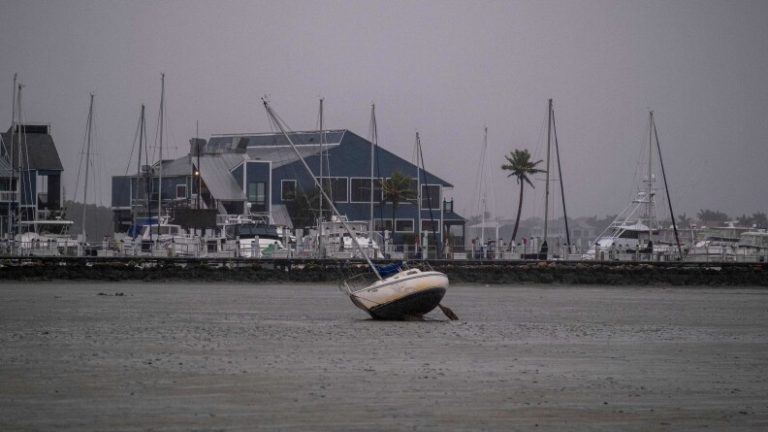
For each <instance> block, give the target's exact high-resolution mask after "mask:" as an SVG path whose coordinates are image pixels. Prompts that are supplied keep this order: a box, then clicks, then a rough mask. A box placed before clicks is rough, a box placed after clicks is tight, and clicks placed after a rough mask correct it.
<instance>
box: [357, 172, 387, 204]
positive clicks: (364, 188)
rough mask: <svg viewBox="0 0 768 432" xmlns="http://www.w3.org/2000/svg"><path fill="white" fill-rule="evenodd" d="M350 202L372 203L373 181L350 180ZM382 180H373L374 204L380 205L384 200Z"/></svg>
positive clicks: (365, 179)
mask: <svg viewBox="0 0 768 432" xmlns="http://www.w3.org/2000/svg"><path fill="white" fill-rule="evenodd" d="M349 188H350V201H351V202H353V203H369V202H371V179H370V178H350V179H349ZM382 196H383V195H382V193H381V180H379V179H374V180H373V202H375V203H380V202H381V200H382Z"/></svg>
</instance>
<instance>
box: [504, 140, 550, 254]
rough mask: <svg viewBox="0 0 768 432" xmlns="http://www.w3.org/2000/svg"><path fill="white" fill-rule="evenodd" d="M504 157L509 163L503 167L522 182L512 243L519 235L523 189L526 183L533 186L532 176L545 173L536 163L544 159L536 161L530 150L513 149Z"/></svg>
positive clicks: (510, 175)
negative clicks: (532, 157)
mask: <svg viewBox="0 0 768 432" xmlns="http://www.w3.org/2000/svg"><path fill="white" fill-rule="evenodd" d="M504 157H505V158H506V159H507V162H509V163H508V164H504V165H502V166H501V169H503V170H505V171H510V173H509V175H507V177H515V179H516V180H517V182H518V183H519V184H520V198H519V202H518V204H517V217H516V218H515V228H514V229H513V230H512V242H511V243H510V245H511V244H512V243H514V242H515V237H516V236H517V228H518V226H519V225H520V212H521V211H522V210H523V190H524V188H525V184H526V183H528V184H529V185H530V186H531V187H534V186H533V183H531V179H530V176H532V175H534V174H537V173H544V172H546V171H545V170H542V169H539V168H536V165H538V164H540V163H541V162H542V161H541V160H538V161H536V162H533V161H531V154H530V153H528V150H526V149H524V150H517V149H515V150H513V151H511V152H510V153H509V154H508V155H504Z"/></svg>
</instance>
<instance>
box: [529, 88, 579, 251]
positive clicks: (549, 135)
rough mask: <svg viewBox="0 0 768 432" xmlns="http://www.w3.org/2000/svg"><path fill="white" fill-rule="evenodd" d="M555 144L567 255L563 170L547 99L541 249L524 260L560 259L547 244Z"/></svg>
mask: <svg viewBox="0 0 768 432" xmlns="http://www.w3.org/2000/svg"><path fill="white" fill-rule="evenodd" d="M553 142H554V144H555V160H556V162H557V173H558V177H559V183H560V197H561V198H562V205H563V220H564V222H565V238H566V247H567V249H568V250H567V252H566V255H567V253H570V245H571V234H570V230H569V229H568V212H567V211H566V208H565V188H564V187H563V170H562V167H561V166H560V144H559V142H558V140H557V125H556V123H555V108H554V106H553V103H552V99H549V103H548V106H547V162H546V163H547V167H546V169H545V170H544V175H545V180H544V182H545V186H544V236H543V237H542V242H541V249H539V252H538V253H531V254H523V255H522V257H523V258H525V259H535V260H547V259H549V258H550V256H551V257H552V258H555V259H557V258H560V256H559V254H558V252H557V251H556V252H555V253H550V251H549V244H548V242H547V239H548V237H549V201H550V200H549V195H550V194H549V183H550V177H551V176H550V173H551V172H552V169H553V168H552V161H551V160H552V158H551V153H552V151H551V150H552V143H553Z"/></svg>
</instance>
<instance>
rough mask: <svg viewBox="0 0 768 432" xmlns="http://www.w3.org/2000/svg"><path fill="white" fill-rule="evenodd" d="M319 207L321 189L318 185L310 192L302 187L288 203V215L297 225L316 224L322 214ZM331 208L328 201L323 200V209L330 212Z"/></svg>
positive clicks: (294, 224) (307, 225)
mask: <svg viewBox="0 0 768 432" xmlns="http://www.w3.org/2000/svg"><path fill="white" fill-rule="evenodd" d="M327 192H328V191H326V193H327ZM319 208H320V189H318V188H317V187H314V188H312V190H311V191H309V192H304V190H302V189H299V190H297V191H296V192H295V196H294V197H293V199H292V200H290V201H288V202H287V203H286V209H287V210H288V215H289V216H290V217H291V221H292V222H293V226H295V227H309V226H315V225H316V224H317V217H318V216H319V214H320V211H319ZM330 209H331V206H330V205H329V203H328V201H327V200H323V211H324V212H326V213H328V212H330Z"/></svg>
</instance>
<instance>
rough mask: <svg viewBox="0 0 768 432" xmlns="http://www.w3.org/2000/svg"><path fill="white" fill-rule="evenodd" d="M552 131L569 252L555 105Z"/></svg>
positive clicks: (568, 231) (569, 239) (568, 233)
mask: <svg viewBox="0 0 768 432" xmlns="http://www.w3.org/2000/svg"><path fill="white" fill-rule="evenodd" d="M552 133H553V134H554V138H555V158H556V159H557V175H558V177H559V178H560V197H561V198H562V200H563V219H564V220H565V241H566V242H567V246H568V253H571V231H570V230H569V229H568V212H567V211H566V209H565V188H564V187H563V169H562V167H561V166H560V144H559V142H558V140H557V122H556V121H555V107H554V105H553V106H552Z"/></svg>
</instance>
